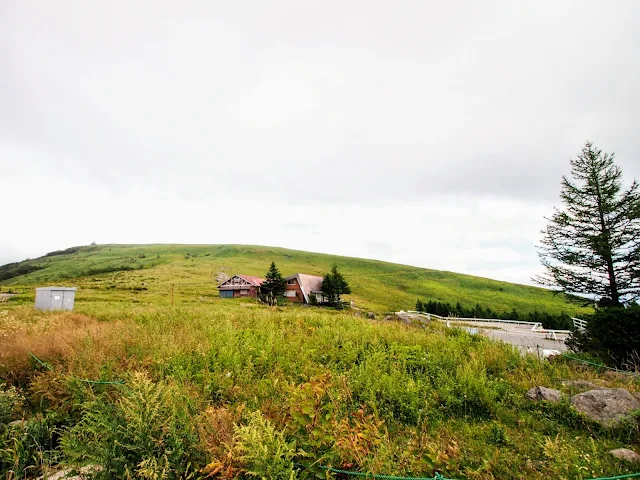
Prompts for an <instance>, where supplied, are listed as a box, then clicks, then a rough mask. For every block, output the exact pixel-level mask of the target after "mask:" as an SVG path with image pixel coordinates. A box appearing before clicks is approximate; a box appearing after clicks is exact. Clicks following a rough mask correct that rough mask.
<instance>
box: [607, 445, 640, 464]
mask: <svg viewBox="0 0 640 480" xmlns="http://www.w3.org/2000/svg"><path fill="white" fill-rule="evenodd" d="M609 453H610V454H611V455H613V456H614V457H616V458H619V459H620V460H626V461H627V462H631V463H640V455H638V454H637V453H636V452H634V451H633V450H629V449H628V448H616V449H615V450H609Z"/></svg>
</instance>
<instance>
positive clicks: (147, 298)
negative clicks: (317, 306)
mask: <svg viewBox="0 0 640 480" xmlns="http://www.w3.org/2000/svg"><path fill="white" fill-rule="evenodd" d="M271 261H275V262H276V264H277V265H278V267H279V268H280V271H281V272H282V273H283V274H284V275H289V274H292V273H296V272H304V273H309V274H316V275H323V274H324V273H326V272H327V271H328V270H329V269H330V268H331V266H332V265H333V264H337V265H338V266H339V268H340V270H341V271H342V272H343V273H344V274H345V275H346V277H347V279H348V281H349V283H350V285H351V288H352V291H353V294H352V295H350V296H349V297H348V299H351V300H353V301H354V302H355V303H356V304H357V305H358V306H360V307H362V308H365V309H370V310H374V311H377V312H382V311H388V310H397V309H408V308H412V307H413V305H415V301H416V299H417V298H420V299H432V300H439V301H444V302H449V303H451V304H455V303H456V302H460V303H461V304H462V305H463V306H467V307H473V306H474V305H476V304H480V305H481V306H483V307H491V308H492V309H494V310H496V311H508V310H511V309H514V308H515V309H516V310H519V311H522V312H530V311H534V310H538V311H546V312H549V313H553V314H558V313H561V312H567V313H581V312H584V311H585V310H584V309H580V308H578V307H576V306H575V305H572V304H569V303H568V302H567V301H566V300H565V299H564V298H563V297H561V296H556V295H553V294H552V293H551V292H549V291H548V290H544V289H541V288H535V287H530V286H524V285H516V284H512V283H508V282H501V281H497V280H490V279H486V278H480V277H474V276H470V275H462V274H457V273H451V272H444V271H438V270H429V269H425V268H417V267H411V266H407V265H397V264H393V263H387V262H381V261H375V260H365V259H360V258H350V257H340V256H336V255H325V254H318V253H310V252H302V251H298V250H287V249H284V248H276V247H261V246H252V245H99V246H86V247H73V248H70V249H67V250H64V251H61V252H52V253H50V254H47V255H46V256H44V257H41V258H37V259H32V260H26V261H24V262H20V263H16V264H10V265H5V266H4V267H0V286H4V287H9V286H11V287H16V286H21V287H32V286H38V285H47V284H53V283H57V284H64V285H73V286H78V287H79V288H80V291H79V293H78V301H80V302H82V301H83V300H84V299H89V298H90V299H91V300H92V301H95V300H96V299H105V300H107V299H111V300H118V299H124V298H127V299H128V298H129V295H128V294H129V293H130V292H131V291H134V292H136V298H137V300H138V301H140V302H161V303H162V302H167V301H170V295H171V290H172V288H173V290H174V297H175V301H182V302H189V301H195V300H197V299H198V298H201V297H210V296H216V295H217V290H216V288H215V287H216V285H217V283H218V282H217V278H218V275H220V274H221V273H223V274H225V275H233V274H236V273H243V274H248V275H259V276H264V274H265V272H266V271H267V268H268V266H269V264H270V262H271ZM26 291H29V292H30V291H31V289H30V288H27V289H26Z"/></svg>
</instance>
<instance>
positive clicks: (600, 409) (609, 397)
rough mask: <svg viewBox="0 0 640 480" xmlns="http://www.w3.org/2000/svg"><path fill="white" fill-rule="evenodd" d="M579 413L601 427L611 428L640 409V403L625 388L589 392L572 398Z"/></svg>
mask: <svg viewBox="0 0 640 480" xmlns="http://www.w3.org/2000/svg"><path fill="white" fill-rule="evenodd" d="M571 403H572V404H573V406H574V407H575V408H576V410H578V411H579V412H582V413H584V414H585V415H586V416H587V417H589V418H590V419H591V420H594V421H596V422H598V423H600V424H601V425H604V426H611V425H613V424H615V423H618V422H619V421H620V420H622V419H624V418H625V417H627V416H628V415H629V414H630V413H631V412H633V411H634V410H638V409H640V403H639V402H638V400H636V399H635V398H634V396H633V395H631V394H630V393H629V392H627V391H626V390H625V389H624V388H602V389H599V390H589V391H588V392H584V393H579V394H578V395H574V396H573V397H571Z"/></svg>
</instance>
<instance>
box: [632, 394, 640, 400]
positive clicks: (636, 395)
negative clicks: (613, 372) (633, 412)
mask: <svg viewBox="0 0 640 480" xmlns="http://www.w3.org/2000/svg"><path fill="white" fill-rule="evenodd" d="M633 396H634V397H636V400H638V402H640V392H636V393H634V394H633Z"/></svg>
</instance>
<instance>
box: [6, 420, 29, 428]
mask: <svg viewBox="0 0 640 480" xmlns="http://www.w3.org/2000/svg"><path fill="white" fill-rule="evenodd" d="M7 426H8V427H19V428H27V421H26V420H14V421H13V422H9V423H7Z"/></svg>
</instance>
